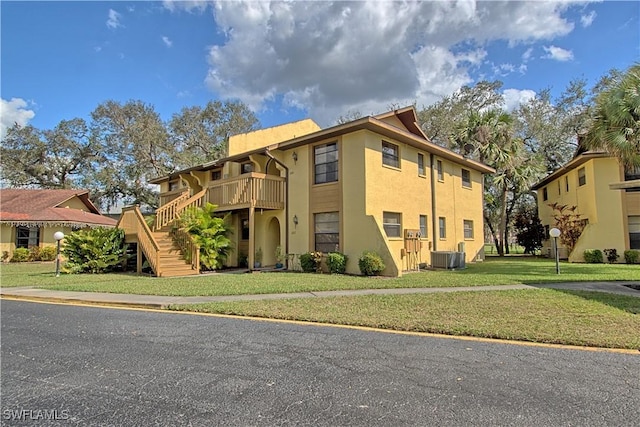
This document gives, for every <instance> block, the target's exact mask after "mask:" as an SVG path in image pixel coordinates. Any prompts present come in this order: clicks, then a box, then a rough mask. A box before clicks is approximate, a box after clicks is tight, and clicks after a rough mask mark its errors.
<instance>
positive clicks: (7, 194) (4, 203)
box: [0, 188, 117, 227]
mask: <svg viewBox="0 0 640 427" xmlns="http://www.w3.org/2000/svg"><path fill="white" fill-rule="evenodd" d="M74 197H78V198H79V199H80V200H81V201H82V202H83V203H84V205H85V206H86V210H79V209H71V208H67V207H64V206H63V204H64V202H66V201H68V200H70V199H72V198H74ZM0 222H3V223H11V224H14V225H37V226H42V225H47V226H53V225H61V226H64V225H68V226H81V227H86V226H105V227H114V226H115V225H116V223H117V221H116V220H114V219H112V218H109V217H106V216H103V215H100V212H99V211H98V209H97V208H96V207H95V205H94V204H93V203H91V200H89V192H88V191H86V190H31V189H17V188H7V189H0Z"/></svg>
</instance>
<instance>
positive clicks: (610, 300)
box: [553, 289, 640, 314]
mask: <svg viewBox="0 0 640 427" xmlns="http://www.w3.org/2000/svg"><path fill="white" fill-rule="evenodd" d="M553 291H556V292H562V293H563V294H567V295H573V296H577V297H580V298H583V299H586V300H589V301H593V302H598V303H601V304H606V305H608V306H610V307H614V308H617V309H619V310H623V311H626V312H628V313H631V314H640V298H638V297H633V296H627V295H621V294H610V293H606V292H596V291H575V290H569V289H553Z"/></svg>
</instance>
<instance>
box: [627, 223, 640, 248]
mask: <svg viewBox="0 0 640 427" xmlns="http://www.w3.org/2000/svg"><path fill="white" fill-rule="evenodd" d="M629 243H630V245H629V249H640V216H630V217H629Z"/></svg>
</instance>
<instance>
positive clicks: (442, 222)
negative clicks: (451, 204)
mask: <svg viewBox="0 0 640 427" xmlns="http://www.w3.org/2000/svg"><path fill="white" fill-rule="evenodd" d="M438 228H439V231H440V238H441V239H446V238H447V219H446V218H445V217H443V216H441V217H440V218H438Z"/></svg>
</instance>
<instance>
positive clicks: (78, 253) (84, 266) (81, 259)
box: [62, 228, 127, 273]
mask: <svg viewBox="0 0 640 427" xmlns="http://www.w3.org/2000/svg"><path fill="white" fill-rule="evenodd" d="M62 253H63V254H64V256H65V258H66V259H67V263H66V266H65V267H66V269H67V270H68V271H69V272H71V273H106V272H109V271H115V270H119V269H120V268H122V266H123V265H124V264H125V263H126V260H127V246H126V245H125V244H124V230H122V229H121V228H91V229H88V230H79V231H74V232H73V233H70V234H68V235H67V236H66V237H65V238H64V249H63V250H62Z"/></svg>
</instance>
